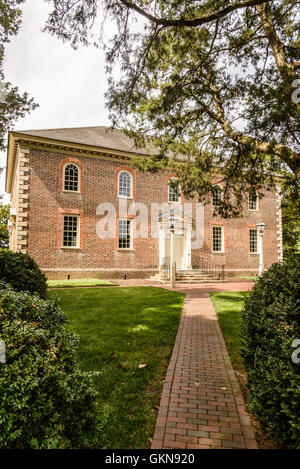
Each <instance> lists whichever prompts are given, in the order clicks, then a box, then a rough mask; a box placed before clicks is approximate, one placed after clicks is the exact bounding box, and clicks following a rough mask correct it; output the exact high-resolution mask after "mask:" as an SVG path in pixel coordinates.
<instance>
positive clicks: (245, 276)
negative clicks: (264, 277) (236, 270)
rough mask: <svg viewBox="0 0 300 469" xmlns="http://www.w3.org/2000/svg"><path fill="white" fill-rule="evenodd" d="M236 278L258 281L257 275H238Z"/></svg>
mask: <svg viewBox="0 0 300 469" xmlns="http://www.w3.org/2000/svg"><path fill="white" fill-rule="evenodd" d="M237 278H243V279H245V280H253V281H256V280H257V279H258V276H257V275H238V276H237Z"/></svg>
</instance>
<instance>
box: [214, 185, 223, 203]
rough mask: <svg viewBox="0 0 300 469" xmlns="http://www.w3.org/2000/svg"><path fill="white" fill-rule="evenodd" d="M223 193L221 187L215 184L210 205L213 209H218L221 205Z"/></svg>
mask: <svg viewBox="0 0 300 469" xmlns="http://www.w3.org/2000/svg"><path fill="white" fill-rule="evenodd" d="M222 199H223V191H222V187H220V186H218V185H217V184H215V185H214V186H213V188H212V204H213V207H219V206H220V205H221V203H222Z"/></svg>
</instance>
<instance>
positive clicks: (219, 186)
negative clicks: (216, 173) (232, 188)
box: [211, 184, 223, 208]
mask: <svg viewBox="0 0 300 469" xmlns="http://www.w3.org/2000/svg"><path fill="white" fill-rule="evenodd" d="M214 189H218V191H219V192H220V193H221V198H220V204H219V205H215V204H214ZM222 201H223V187H222V186H221V185H220V184H213V187H212V191H211V204H212V206H213V207H215V208H217V207H219V206H220V205H221V204H222Z"/></svg>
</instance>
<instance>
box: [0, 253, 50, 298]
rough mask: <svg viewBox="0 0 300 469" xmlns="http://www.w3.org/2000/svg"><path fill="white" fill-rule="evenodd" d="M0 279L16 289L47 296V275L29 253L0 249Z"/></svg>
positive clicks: (43, 296)
mask: <svg viewBox="0 0 300 469" xmlns="http://www.w3.org/2000/svg"><path fill="white" fill-rule="evenodd" d="M0 280H3V281H4V282H6V283H9V284H10V285H11V286H12V287H13V288H14V289H15V290H18V291H23V290H24V291H28V292H30V293H38V294H39V295H40V297H41V298H46V291H47V279H46V276H45V275H44V274H43V272H42V271H41V270H40V268H39V266H38V265H37V263H36V262H35V261H34V260H33V259H32V257H30V256H28V254H23V253H21V252H12V251H8V250H5V249H0Z"/></svg>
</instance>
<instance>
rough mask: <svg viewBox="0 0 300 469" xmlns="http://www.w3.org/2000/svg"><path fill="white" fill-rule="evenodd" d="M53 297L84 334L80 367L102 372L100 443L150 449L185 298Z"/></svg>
mask: <svg viewBox="0 0 300 469" xmlns="http://www.w3.org/2000/svg"><path fill="white" fill-rule="evenodd" d="M53 294H55V295H57V296H58V299H59V302H60V306H61V308H62V309H63V310H64V311H65V312H66V313H67V314H68V316H69V318H70V322H69V327H70V329H71V330H72V331H75V332H76V333H78V334H79V335H80V348H79V351H78V358H79V362H80V365H81V368H82V369H83V370H97V371H101V373H102V374H101V376H100V377H99V378H97V380H96V383H95V384H96V386H97V389H98V391H99V393H100V395H101V398H102V401H103V402H104V405H105V409H106V412H107V421H106V424H105V426H104V435H103V441H102V442H101V445H102V446H103V447H104V448H105V447H106V448H113V449H119V448H148V447H149V446H150V440H149V439H150V438H151V437H152V435H153V430H154V426H155V420H156V415H157V408H156V406H158V404H159V400H160V393H161V389H162V386H163V379H164V376H165V372H166V368H167V365H168V362H169V358H170V355H171V351H172V347H173V344H174V339H175V335H176V331H177V328H178V323H179V319H180V315H181V311H182V306H183V302H184V295H183V294H182V293H178V292H173V291H168V290H164V289H162V288H157V287H129V288H119V287H115V288H112V289H111V288H107V289H106V288H103V289H71V290H55V291H53V292H49V296H52V295H53ZM145 364H146V365H147V366H145V367H141V368H139V365H145Z"/></svg>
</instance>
